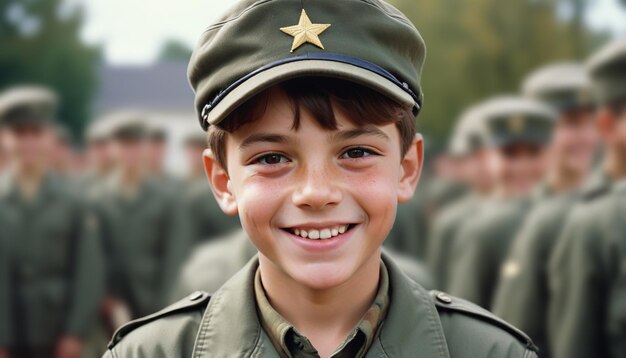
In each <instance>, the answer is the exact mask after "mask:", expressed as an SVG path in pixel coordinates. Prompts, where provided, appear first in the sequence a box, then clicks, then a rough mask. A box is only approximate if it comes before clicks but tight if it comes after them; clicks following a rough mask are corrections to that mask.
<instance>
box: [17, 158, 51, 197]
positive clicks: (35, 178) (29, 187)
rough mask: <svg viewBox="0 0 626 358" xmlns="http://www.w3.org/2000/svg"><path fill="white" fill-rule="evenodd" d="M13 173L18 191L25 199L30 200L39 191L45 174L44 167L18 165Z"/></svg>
mask: <svg viewBox="0 0 626 358" xmlns="http://www.w3.org/2000/svg"><path fill="white" fill-rule="evenodd" d="M15 174H16V179H17V180H16V182H17V184H18V187H19V189H20V192H21V193H22V195H23V196H24V197H25V198H26V199H27V200H32V199H33V198H34V197H35V196H36V195H37V193H38V192H39V187H40V186H41V182H42V181H43V177H44V174H45V171H44V168H41V167H37V166H33V167H25V166H18V167H17V169H16V171H15Z"/></svg>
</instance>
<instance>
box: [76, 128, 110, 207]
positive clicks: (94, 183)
mask: <svg viewBox="0 0 626 358" xmlns="http://www.w3.org/2000/svg"><path fill="white" fill-rule="evenodd" d="M112 127H113V126H112V125H110V123H108V122H107V121H105V120H94V121H92V122H91V123H89V126H88V127H87V130H86V132H85V140H86V141H87V145H88V146H96V145H107V144H106V143H107V142H108V141H109V140H110V139H111V129H112ZM99 165H102V164H99ZM110 169H111V168H106V167H97V166H96V163H88V164H87V171H86V172H85V173H83V174H82V176H81V179H80V186H81V188H82V189H83V190H84V192H85V195H86V196H87V197H89V198H94V197H95V196H96V195H97V192H98V190H99V189H100V188H101V186H102V185H103V184H104V183H105V181H106V178H108V176H109V174H110Z"/></svg>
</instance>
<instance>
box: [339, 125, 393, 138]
mask: <svg viewBox="0 0 626 358" xmlns="http://www.w3.org/2000/svg"><path fill="white" fill-rule="evenodd" d="M361 136H376V137H381V138H383V139H384V140H386V141H390V140H391V139H390V138H389V136H388V135H387V134H386V133H385V132H383V131H382V130H380V129H378V128H376V127H362V128H354V129H348V130H345V131H340V132H337V133H335V134H333V139H335V140H348V139H354V138H358V137H361Z"/></svg>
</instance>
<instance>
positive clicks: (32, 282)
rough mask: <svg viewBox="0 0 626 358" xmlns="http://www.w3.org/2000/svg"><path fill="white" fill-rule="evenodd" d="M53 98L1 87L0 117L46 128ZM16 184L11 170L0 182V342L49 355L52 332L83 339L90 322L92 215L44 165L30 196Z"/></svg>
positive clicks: (96, 248)
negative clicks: (7, 330) (0, 313)
mask: <svg viewBox="0 0 626 358" xmlns="http://www.w3.org/2000/svg"><path fill="white" fill-rule="evenodd" d="M54 98H55V97H54V95H53V94H52V93H50V92H49V91H48V90H47V89H43V88H31V87H23V88H16V89H12V90H8V91H7V92H5V93H4V94H3V95H2V96H1V97H0V123H1V125H3V126H19V125H25V124H28V125H36V126H39V125H41V126H50V125H52V123H53V121H54V112H55V107H56V100H55V99H54ZM44 170H45V169H44ZM19 186H20V184H19V183H18V176H17V175H16V174H15V173H9V174H8V175H6V176H5V177H4V178H3V179H2V184H1V185H0V207H1V208H2V209H1V212H0V214H1V215H2V219H1V220H0V222H2V225H1V227H2V234H1V235H0V236H2V238H1V241H2V246H3V251H4V252H3V256H6V257H3V259H2V265H3V267H2V278H0V285H2V286H0V292H2V295H3V296H4V295H7V294H8V297H7V296H4V298H3V299H1V301H3V302H2V303H3V305H6V303H4V302H5V301H6V300H7V299H8V300H9V303H8V307H9V308H8V310H9V312H10V314H9V315H5V314H2V315H0V321H1V322H0V333H1V334H3V336H1V337H0V346H4V345H8V347H9V348H10V350H11V351H12V354H13V355H14V356H16V357H51V356H52V354H53V353H52V352H53V350H54V349H55V345H56V344H57V343H58V340H59V339H60V338H62V337H67V336H71V337H76V338H84V337H85V336H86V335H87V334H88V333H89V331H90V329H91V328H92V324H93V321H94V318H95V316H96V311H97V305H98V302H99V299H100V298H101V294H102V288H103V273H104V272H103V270H104V268H103V265H104V263H103V260H102V257H101V255H100V242H99V240H98V236H97V227H98V221H97V219H96V217H95V215H94V214H93V212H92V211H91V208H90V207H89V206H88V205H87V204H86V203H85V202H84V201H83V200H82V199H81V198H80V197H78V195H77V193H76V192H75V191H73V190H72V188H71V187H70V185H68V183H67V182H66V181H64V180H63V179H62V178H60V177H59V176H57V175H55V174H53V173H51V172H50V171H45V173H44V174H43V177H42V178H41V182H40V184H39V186H38V188H36V189H35V192H34V193H33V196H32V198H29V197H27V196H26V195H25V194H24V193H23V190H20V188H19ZM0 310H2V311H3V312H4V311H6V310H7V308H6V306H5V307H1V308H0ZM7 327H9V332H6V328H7ZM7 333H8V334H9V336H5V334H7Z"/></svg>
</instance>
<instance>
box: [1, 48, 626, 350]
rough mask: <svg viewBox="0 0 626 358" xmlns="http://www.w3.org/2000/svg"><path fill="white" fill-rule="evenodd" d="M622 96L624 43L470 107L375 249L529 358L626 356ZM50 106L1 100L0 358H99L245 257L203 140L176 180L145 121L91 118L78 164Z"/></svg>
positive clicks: (25, 94) (43, 96)
mask: <svg viewBox="0 0 626 358" xmlns="http://www.w3.org/2000/svg"><path fill="white" fill-rule="evenodd" d="M163 85H167V84H163ZM625 88H626V40H625V39H621V40H616V41H614V42H611V43H609V44H607V45H606V46H605V47H603V48H602V49H601V50H600V51H598V53H596V54H593V55H591V56H590V59H589V61H588V62H587V63H585V64H579V63H573V62H563V63H556V64H548V65H546V66H544V67H542V68H539V69H536V71H533V72H532V73H530V74H529V75H528V76H527V78H526V80H525V81H524V83H522V84H520V91H519V93H518V94H511V95H500V96H495V97H492V98H488V99H485V100H483V101H481V102H479V103H476V104H474V105H472V106H471V107H470V108H467V109H466V110H465V111H464V112H463V113H462V114H460V115H459V118H458V120H457V121H456V125H455V126H454V128H453V130H452V132H451V133H450V136H449V146H448V148H447V150H446V151H444V152H441V153H438V154H437V155H436V156H435V157H434V158H432V160H431V161H430V162H428V163H426V170H425V172H424V173H423V175H422V180H421V182H420V184H419V189H418V193H417V194H416V196H415V198H414V200H413V201H412V202H410V203H408V204H403V205H401V206H400V207H399V209H398V213H397V220H396V225H395V226H394V228H393V230H392V232H391V234H390V235H389V237H388V239H387V241H386V244H385V245H386V247H387V248H386V250H389V252H390V254H391V255H393V256H394V257H396V258H397V261H398V262H400V263H401V266H402V267H403V268H404V269H405V272H406V273H407V274H408V275H409V276H411V277H412V278H413V279H415V280H416V281H419V282H420V283H421V284H422V285H424V286H425V287H427V288H429V289H437V290H441V291H446V292H449V293H450V294H453V295H456V296H459V297H461V298H464V299H467V300H470V301H473V302H475V303H477V304H479V305H481V306H482V307H484V308H485V309H488V310H491V311H493V312H494V313H496V314H497V315H498V316H500V317H502V318H503V319H504V320H506V321H508V322H510V323H512V324H513V325H515V326H517V327H518V328H520V329H521V330H523V331H524V332H526V333H527V334H529V335H530V337H531V338H532V339H533V340H534V342H535V343H536V344H537V345H538V346H539V348H540V349H541V353H540V356H541V357H549V356H553V357H592V356H601V357H605V356H611V354H612V356H616V357H617V356H625V354H626V329H625V328H624V327H626V264H624V263H626V237H625V236H624V235H625V234H624V233H626V230H624V229H626V226H625V225H626V224H625V223H626V220H623V219H625V218H626V181H625V180H626V90H624V89H625ZM58 103H59V101H58V98H57V95H56V94H55V92H54V91H53V90H51V89H49V88H45V87H41V86H32V85H28V86H26V85H25V86H16V87H12V88H8V89H5V90H4V91H3V92H2V93H0V358H6V357H96V356H100V354H101V353H102V352H103V351H104V350H105V348H106V344H107V339H108V337H110V336H111V334H112V333H113V331H114V330H115V329H116V328H117V327H119V326H120V325H122V324H124V323H126V322H128V321H130V320H132V319H137V318H139V317H143V316H146V315H149V314H151V313H153V312H156V311H157V310H159V309H160V308H162V307H164V306H166V305H167V304H170V303H172V302H175V301H177V300H179V299H181V298H183V297H188V298H189V299H192V300H193V299H194V297H196V296H195V294H194V293H193V292H194V291H196V290H204V291H208V292H212V291H215V290H216V289H217V288H218V287H219V286H220V285H221V284H222V283H224V282H225V281H226V280H227V279H228V278H229V277H230V276H231V275H232V274H234V273H235V272H237V271H238V270H239V269H240V268H241V267H243V265H244V264H245V263H246V262H247V261H248V260H249V259H250V258H251V257H253V256H254V255H255V253H256V249H255V248H254V247H253V246H252V245H251V244H250V243H249V241H248V240H247V239H246V237H245V233H244V232H243V230H242V229H241V227H240V224H239V221H238V219H237V218H236V217H229V216H226V215H225V214H223V213H222V211H221V209H220V207H219V205H218V203H217V202H216V201H215V199H214V197H213V194H212V192H211V189H210V187H209V185H208V182H207V179H206V177H205V173H204V166H203V162H202V153H203V151H204V150H206V146H207V145H206V135H205V133H204V132H203V131H201V130H200V129H199V128H198V129H197V130H196V131H190V132H189V133H188V134H187V136H186V138H185V141H184V146H185V153H186V155H185V157H184V158H179V159H180V160H181V161H182V160H184V161H187V162H188V163H187V168H188V169H187V172H186V173H185V175H184V176H180V175H179V176H174V175H172V174H170V173H168V171H167V170H166V169H165V167H164V157H165V153H166V151H167V146H168V132H167V130H166V128H165V127H163V126H161V125H159V124H158V122H157V121H154V120H152V119H151V118H150V116H149V115H148V114H146V113H145V112H142V111H130V110H125V109H120V110H119V111H116V112H113V113H108V114H106V116H103V117H102V118H96V119H94V120H93V121H91V122H90V123H89V125H88V128H87V130H86V132H85V134H84V142H85V146H84V149H83V150H81V151H78V150H76V148H75V146H74V145H73V140H72V138H71V135H70V134H69V131H68V130H67V129H66V128H65V127H63V125H62V124H61V121H60V118H58V116H57V113H58ZM422 120H427V119H422ZM426 141H427V142H428V138H426Z"/></svg>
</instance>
